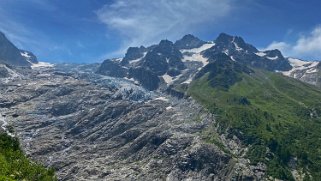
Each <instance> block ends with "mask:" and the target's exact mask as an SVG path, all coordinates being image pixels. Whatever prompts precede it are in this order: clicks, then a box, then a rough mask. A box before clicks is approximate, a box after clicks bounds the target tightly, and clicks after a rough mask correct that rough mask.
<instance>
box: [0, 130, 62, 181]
mask: <svg viewBox="0 0 321 181" xmlns="http://www.w3.org/2000/svg"><path fill="white" fill-rule="evenodd" d="M2 180H3V181H11V180H41V181H42V180H44V181H51V180H56V178H55V176H54V171H53V170H52V169H49V170H48V169H46V168H44V167H43V166H41V165H38V164H36V163H33V162H31V161H30V160H29V159H27V158H26V157H25V156H24V154H23V152H22V151H21V149H20V147H19V142H18V140H17V139H15V138H12V137H10V136H8V135H6V134H4V133H0V181H2Z"/></svg>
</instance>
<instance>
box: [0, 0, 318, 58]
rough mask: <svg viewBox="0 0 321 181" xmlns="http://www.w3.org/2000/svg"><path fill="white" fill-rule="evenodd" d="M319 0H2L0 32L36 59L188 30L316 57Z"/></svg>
mask: <svg viewBox="0 0 321 181" xmlns="http://www.w3.org/2000/svg"><path fill="white" fill-rule="evenodd" d="M320 7H321V1H320V0H310V1H309V3H307V1H304V0H282V1H280V0H268V1H267V0H197V1H196V0H157V1H156V0H155V1H154V0H0V19H1V21H0V31H3V32H4V33H5V34H6V35H7V37H8V38H9V39H10V40H11V41H12V42H13V43H15V44H16V45H17V46H18V47H19V48H21V49H26V50H30V51H32V52H34V53H35V54H36V55H37V56H38V58H39V59H40V60H42V61H49V62H73V63H84V62H87V63H92V62H101V61H102V60H104V59H106V58H112V57H119V56H122V55H123V53H124V51H125V50H126V49H127V48H128V47H129V46H140V45H146V46H147V45H151V44H155V43H158V42H159V41H160V40H161V39H169V40H172V41H175V40H177V39H179V38H181V37H182V36H183V35H185V34H188V33H191V34H194V35H196V36H198V37H199V38H201V39H203V40H214V39H215V38H216V37H217V35H218V34H219V33H220V32H226V33H229V34H232V35H239V36H242V37H243V38H244V39H245V40H246V41H247V42H249V43H251V44H253V45H255V46H256V47H258V48H260V49H266V48H271V49H274V48H278V49H281V50H282V51H283V52H284V54H285V55H286V56H293V57H298V58H303V59H317V60H321V18H320V17H321V11H320V10H319V9H320Z"/></svg>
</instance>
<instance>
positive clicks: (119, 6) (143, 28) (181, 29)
mask: <svg viewBox="0 0 321 181" xmlns="http://www.w3.org/2000/svg"><path fill="white" fill-rule="evenodd" d="M231 9H232V0H158V1H151V0H135V1H133V0H118V1H115V2H113V3H111V4H106V5H105V6H103V7H102V8H101V9H99V10H98V11H97V12H96V13H97V16H98V18H99V20H100V21H101V22H103V23H104V24H106V25H107V28H108V29H109V30H113V31H116V32H117V33H120V34H121V36H123V40H124V42H123V47H122V49H125V48H126V47H128V46H140V45H150V44H152V43H156V42H158V41H159V40H160V39H164V38H167V39H171V40H175V39H178V38H180V37H181V36H182V35H184V34H187V33H192V32H193V31H195V30H197V29H199V28H200V26H202V27H203V28H206V27H209V26H210V25H213V24H215V23H217V22H218V21H219V20H221V19H222V18H223V17H226V16H227V15H228V14H229V12H231Z"/></svg>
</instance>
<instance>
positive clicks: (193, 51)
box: [181, 42, 215, 53]
mask: <svg viewBox="0 0 321 181" xmlns="http://www.w3.org/2000/svg"><path fill="white" fill-rule="evenodd" d="M214 45H215V43H213V42H209V43H206V44H204V45H202V46H201V47H199V48H193V49H182V50H181V52H182V53H201V52H202V51H204V50H207V49H209V48H212V47H213V46H214Z"/></svg>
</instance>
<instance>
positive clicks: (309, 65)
mask: <svg viewBox="0 0 321 181" xmlns="http://www.w3.org/2000/svg"><path fill="white" fill-rule="evenodd" d="M288 60H289V62H290V64H291V66H292V69H291V70H289V71H284V72H282V74H283V75H285V76H291V75H293V74H295V73H296V72H298V71H299V72H302V71H303V72H305V73H308V74H311V73H317V72H318V69H317V68H316V66H317V65H318V64H319V63H320V62H309V61H303V60H300V59H296V58H288ZM294 77H295V76H294Z"/></svg>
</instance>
